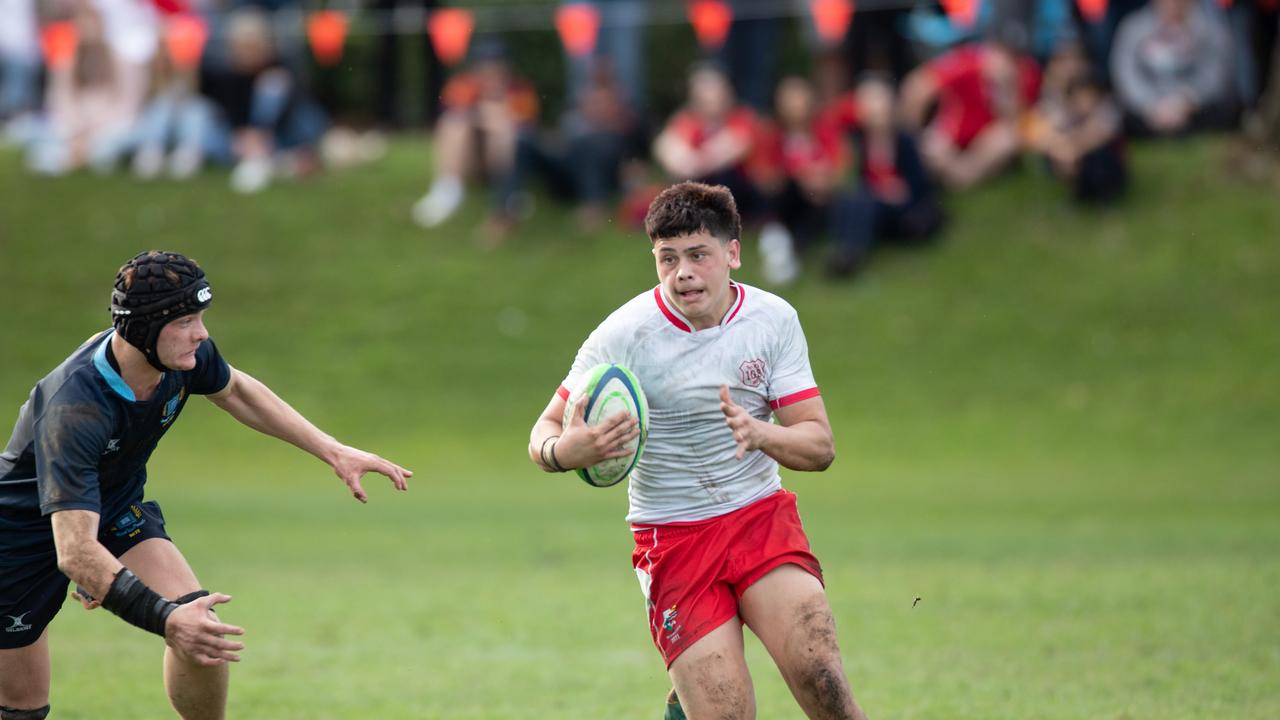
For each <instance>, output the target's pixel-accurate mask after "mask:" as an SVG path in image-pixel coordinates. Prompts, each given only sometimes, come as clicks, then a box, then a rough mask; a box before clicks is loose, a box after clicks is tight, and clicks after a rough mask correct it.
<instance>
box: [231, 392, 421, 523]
mask: <svg viewBox="0 0 1280 720" xmlns="http://www.w3.org/2000/svg"><path fill="white" fill-rule="evenodd" d="M209 400H210V401H212V402H213V403H214V404H215V405H217V406H218V407H220V408H222V409H223V410H225V411H227V413H229V414H230V415H231V416H232V417H234V418H235V419H236V420H239V421H240V422H241V423H243V424H245V425H248V426H249V427H251V428H253V429H254V430H257V431H258V432H260V433H264V434H266V435H270V436H272V437H275V438H279V439H281V440H284V441H285V442H287V443H289V444H291V445H294V446H297V447H298V448H301V449H302V450H305V451H307V452H309V453H311V454H312V455H315V456H316V457H318V458H320V459H321V460H323V461H324V462H325V463H327V464H328V465H329V467H331V468H333V471H334V472H335V473H336V474H337V475H338V477H339V478H342V481H343V482H344V483H346V485H347V487H348V488H350V489H351V494H352V495H354V496H355V498H356V499H357V500H359V501H360V502H368V499H369V496H368V495H367V494H366V493H365V491H364V488H363V487H361V486H360V478H361V477H363V476H364V474H365V473H368V472H376V473H381V474H382V475H385V476H387V477H388V478H390V479H391V482H392V484H393V485H395V487H396V489H397V490H407V489H409V486H408V483H407V479H408V478H410V477H413V473H412V472H411V471H409V470H406V469H404V468H402V467H400V466H399V465H396V464H395V463H391V462H388V461H386V460H383V459H382V458H380V457H378V456H377V455H374V454H373V453H369V452H365V451H364V450H360V449H357V448H353V447H350V446H348V445H343V444H342V443H340V442H338V441H337V440H335V439H333V438H332V437H331V436H329V435H327V434H326V433H324V432H322V431H321V430H320V428H318V427H316V426H315V425H312V424H311V422H310V421H309V420H307V419H306V418H305V417H303V416H302V414H301V413H299V412H298V411H297V410H294V409H293V408H292V407H290V405H289V404H288V403H286V402H285V401H284V400H281V399H280V397H279V396H278V395H276V394H275V393H274V392H272V391H271V388H268V387H267V386H266V385H263V384H262V383H261V382H259V381H258V380H256V379H254V378H252V377H250V376H249V375H248V374H246V373H243V372H241V371H239V370H236V369H235V368H232V369H231V379H230V380H228V381H227V386H226V387H224V388H223V389H222V390H220V391H218V392H217V393H215V394H213V395H210V396H209Z"/></svg>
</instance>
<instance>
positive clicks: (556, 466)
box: [551, 435, 569, 472]
mask: <svg viewBox="0 0 1280 720" xmlns="http://www.w3.org/2000/svg"><path fill="white" fill-rule="evenodd" d="M559 441H560V436H558V435H557V436H556V442H559ZM551 467H552V468H553V469H554V470H555V471H556V472H569V468H567V467H565V466H563V465H561V464H560V460H559V459H557V458H556V443H551Z"/></svg>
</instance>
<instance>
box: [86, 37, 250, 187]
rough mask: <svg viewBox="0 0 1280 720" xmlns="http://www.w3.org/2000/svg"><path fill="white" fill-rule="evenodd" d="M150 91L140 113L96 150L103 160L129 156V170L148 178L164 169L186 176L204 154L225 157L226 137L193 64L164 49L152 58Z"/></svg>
mask: <svg viewBox="0 0 1280 720" xmlns="http://www.w3.org/2000/svg"><path fill="white" fill-rule="evenodd" d="M152 70H153V72H152V79H151V87H152V95H151V98H150V99H149V100H148V101H147V104H146V107H144V108H143V111H142V115H141V117H139V118H138V120H137V122H135V123H134V124H133V126H132V127H130V128H128V129H127V130H125V131H124V132H121V133H120V134H119V135H118V136H116V137H115V138H114V139H113V140H112V141H111V142H110V147H109V148H108V149H106V150H105V151H104V153H103V155H102V160H103V162H104V163H110V164H113V165H114V164H115V162H116V161H117V160H118V159H123V158H125V157H128V156H132V158H133V172H134V174H135V175H136V176H138V178H140V179H143V180H149V179H152V178H155V177H156V176H158V175H159V174H160V173H161V171H164V170H167V171H168V173H169V176H170V177H172V178H174V179H179V180H183V179H187V178H190V177H192V176H193V175H195V174H196V173H197V172H199V171H200V169H201V168H202V167H203V166H204V163H205V161H206V159H213V160H214V161H215V162H222V163H229V162H230V161H231V159H232V157H231V139H230V135H229V133H228V131H227V128H226V126H225V124H224V123H223V122H222V119H221V116H220V114H219V112H218V109H217V108H216V107H214V105H213V103H212V102H211V101H210V100H208V99H207V98H205V97H203V96H201V95H200V94H199V92H198V91H197V87H196V86H197V84H198V79H197V77H196V72H195V70H194V69H180V68H178V67H176V66H175V65H174V63H173V61H172V60H171V59H170V58H169V56H168V55H167V54H166V53H163V52H158V53H156V55H155V58H154V59H153V61H152Z"/></svg>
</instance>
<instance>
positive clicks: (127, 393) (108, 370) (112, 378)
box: [93, 330, 138, 402]
mask: <svg viewBox="0 0 1280 720" xmlns="http://www.w3.org/2000/svg"><path fill="white" fill-rule="evenodd" d="M115 334H116V333H115V331H114V330H111V331H109V332H107V337H106V338H105V339H104V340H103V341H102V344H101V345H99V346H98V349H97V350H94V351H93V366H94V367H96V368H97V369H98V372H100V373H102V377H104V378H106V380H107V384H108V385H110V386H111V389H112V390H115V391H116V394H117V395H119V396H120V397H122V398H124V399H125V400H128V401H129V402H137V401H138V399H137V398H136V397H134V395H133V388H131V387H129V385H128V384H127V383H126V382H125V381H124V378H122V377H120V373H118V372H116V369H115V368H113V367H111V363H109V362H107V343H109V342H111V337H112V336H113V335H115Z"/></svg>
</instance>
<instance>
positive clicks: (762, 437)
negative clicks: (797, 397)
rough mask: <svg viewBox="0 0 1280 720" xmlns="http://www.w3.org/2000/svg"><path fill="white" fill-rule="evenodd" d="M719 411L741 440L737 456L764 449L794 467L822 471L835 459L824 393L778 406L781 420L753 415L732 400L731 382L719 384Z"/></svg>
mask: <svg viewBox="0 0 1280 720" xmlns="http://www.w3.org/2000/svg"><path fill="white" fill-rule="evenodd" d="M720 411H721V412H723V413H724V421H725V424H726V425H728V426H729V428H730V429H731V430H733V439H734V440H736V441H737V442H738V453H737V458H738V459H739V460H741V459H742V458H743V457H744V456H745V455H746V454H747V453H748V452H749V451H751V450H761V451H763V452H764V454H766V455H768V456H769V457H771V458H773V459H774V460H777V461H778V464H780V465H782V466H783V467H785V468H789V469H791V470H801V471H822V470H826V469H827V468H829V467H831V463H832V462H834V461H835V459H836V451H835V444H834V441H833V440H832V437H831V424H830V423H829V422H827V408H826V406H825V405H823V403H822V398H821V397H813V398H809V399H808V400H801V401H800V402H798V403H795V404H792V405H788V406H786V407H782V408H778V409H777V410H775V411H774V415H775V416H776V417H777V418H778V423H777V424H776V425H775V424H774V423H771V422H768V421H766V420H759V419H757V418H755V417H752V416H751V414H750V413H748V412H747V410H746V408H743V407H742V406H741V405H738V404H736V403H734V402H733V398H731V397H730V396H729V388H728V386H725V385H721V386H720Z"/></svg>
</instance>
